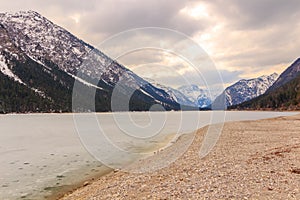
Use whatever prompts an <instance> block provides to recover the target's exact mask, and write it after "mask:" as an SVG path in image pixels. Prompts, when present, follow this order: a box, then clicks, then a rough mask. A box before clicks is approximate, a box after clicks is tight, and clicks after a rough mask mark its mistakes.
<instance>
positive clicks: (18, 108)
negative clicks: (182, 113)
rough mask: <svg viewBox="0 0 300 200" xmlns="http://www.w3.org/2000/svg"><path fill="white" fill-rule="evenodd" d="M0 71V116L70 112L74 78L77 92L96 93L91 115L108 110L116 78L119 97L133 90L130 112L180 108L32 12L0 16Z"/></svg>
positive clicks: (152, 87) (171, 99) (163, 94)
mask: <svg viewBox="0 0 300 200" xmlns="http://www.w3.org/2000/svg"><path fill="white" fill-rule="evenodd" d="M84 62H88V64H83V63H84ZM80 67H83V68H82V69H79V68H80ZM0 71H1V73H0V76H1V85H0V112H40V111H42V112H59V111H62V112H70V111H71V110H72V102H71V98H72V89H73V85H74V82H75V80H78V82H80V84H81V87H83V88H82V91H86V90H90V89H91V87H92V88H96V89H97V92H96V97H95V104H96V111H110V110H111V105H110V103H111V99H110V98H111V94H112V91H113V89H114V87H115V85H116V84H117V83H118V81H119V80H120V78H121V77H122V80H123V81H122V82H123V83H124V84H123V85H122V91H123V93H124V95H125V96H126V95H131V94H130V91H132V90H134V91H135V92H134V94H133V95H132V96H131V98H130V106H129V107H130V108H129V109H130V110H148V109H149V108H150V107H151V106H152V105H153V104H157V103H158V104H161V105H162V106H163V107H165V108H166V109H167V110H178V109H179V108H180V106H179V104H178V103H177V102H176V101H175V100H174V99H173V98H172V97H171V96H170V95H169V94H168V93H166V92H165V91H164V90H161V89H158V88H156V87H154V86H153V85H151V84H149V83H148V82H147V81H145V80H144V79H142V78H141V77H139V76H138V75H136V74H134V73H133V72H132V71H130V70H128V69H127V68H125V67H124V66H122V65H120V64H119V63H117V62H115V61H114V60H112V59H110V58H109V57H108V56H106V55H105V54H103V53H102V52H100V51H99V50H97V49H95V48H94V47H92V46H91V45H89V44H87V43H85V42H83V41H82V40H80V39H78V38H77V37H75V36H74V35H72V34H71V33H69V32H68V31H66V30H65V29H63V28H61V27H59V26H57V25H55V24H53V23H52V22H51V21H49V20H48V19H46V18H45V17H43V16H41V15H40V14H38V13H37V12H34V11H21V12H17V13H0ZM79 71H80V72H83V73H84V74H85V76H86V77H88V80H92V81H91V82H94V81H95V80H100V81H99V82H98V81H97V82H98V84H94V85H93V84H91V83H88V82H86V81H85V80H83V79H82V78H80V77H77V72H79ZM78 96H80V94H78ZM81 96H82V95H81ZM90 98H94V97H93V96H91V97H90ZM76 109H77V108H76ZM80 109H81V108H78V110H80Z"/></svg>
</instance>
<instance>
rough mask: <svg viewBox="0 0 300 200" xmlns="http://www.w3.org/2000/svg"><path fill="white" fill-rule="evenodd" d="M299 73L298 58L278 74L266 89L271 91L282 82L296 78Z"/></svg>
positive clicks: (282, 83)
mask: <svg viewBox="0 0 300 200" xmlns="http://www.w3.org/2000/svg"><path fill="white" fill-rule="evenodd" d="M299 73H300V58H298V59H297V60H296V61H295V62H294V63H293V64H292V65H291V66H289V67H288V68H287V69H286V70H285V71H284V72H283V73H282V74H280V76H279V78H278V79H277V80H276V81H275V83H274V84H273V85H272V86H271V87H270V88H269V90H268V91H273V90H275V89H276V88H279V87H280V86H283V85H284V84H286V83H288V82H289V81H291V80H293V79H294V78H296V77H297V76H298V75H299Z"/></svg>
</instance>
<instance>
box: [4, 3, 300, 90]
mask: <svg viewBox="0 0 300 200" xmlns="http://www.w3.org/2000/svg"><path fill="white" fill-rule="evenodd" d="M0 3H1V8H0V9H1V11H2V12H4V11H18V10H29V9H31V10H36V11H38V12H40V13H41V14H42V15H45V16H46V17H47V18H48V19H50V20H52V21H54V22H55V23H57V24H59V25H61V26H63V27H65V28H66V29H67V30H69V31H71V32H72V33H74V34H75V35H77V36H78V37H80V38H81V39H83V40H85V41H87V42H88V43H91V44H92V45H95V46H97V45H98V44H99V43H100V42H102V41H103V40H105V39H107V38H109V37H110V36H112V35H114V34H117V33H119V32H122V31H124V30H127V29H132V28H138V27H149V26H153V27H163V28H169V29H175V30H177V31H179V32H182V33H184V34H186V35H187V36H188V37H190V38H191V39H193V40H194V41H196V42H197V43H198V44H199V45H201V46H202V47H203V48H204V49H205V50H206V52H207V53H208V55H209V56H210V57H211V58H212V59H213V60H214V62H215V64H216V66H217V68H218V69H219V71H220V72H221V74H222V76H223V79H224V83H225V84H226V85H228V84H230V83H233V82H235V81H237V80H238V79H240V78H254V77H255V76H260V75H263V74H269V73H272V72H273V71H276V72H278V73H280V72H281V71H282V70H284V69H285V68H286V67H287V66H288V65H289V64H290V63H291V62H292V61H293V60H295V59H296V58H297V57H299V47H300V38H299V35H300V26H299V25H300V22H298V21H299V20H298V19H299V17H300V12H299V10H300V1H299V0H289V1H284V0H252V1H241V0H201V1H190V0H153V1H150V0H146V1H139V0H89V1H81V0H65V1H61V0H51V1H50V0H46V1H38V0H15V1H4V0H0ZM147 37H148V38H152V41H155V40H163V41H164V42H165V43H166V46H171V45H174V49H175V50H177V49H181V50H182V51H192V50H191V49H189V47H188V46H185V45H184V43H183V44H178V42H176V37H175V38H174V37H168V35H160V34H155V33H143V34H140V35H136V36H135V37H132V38H127V39H128V41H127V44H126V46H122V45H121V44H122V42H120V41H119V42H116V43H115V44H114V45H111V49H107V50H108V52H114V54H115V55H117V54H120V52H122V51H123V50H124V49H128V46H132V47H134V46H135V45H136V43H138V42H142V41H144V40H143V39H144V38H147ZM140 45H141V44H140ZM175 46H176V47H175ZM100 50H102V49H100ZM104 50H105V48H104ZM104 52H105V51H104ZM196 53H197V52H196ZM199 57H201V56H199ZM169 58H170V57H168V56H167V55H166V54H164V55H163V54H158V53H153V51H152V52H146V53H144V54H143V53H134V54H130V55H127V56H123V57H122V58H120V59H119V61H120V62H121V63H123V64H124V65H125V66H127V67H129V68H130V69H132V70H133V71H135V70H136V71H135V72H137V73H138V74H139V73H141V74H143V70H144V71H147V72H148V74H152V75H153V76H154V77H157V78H158V79H160V80H166V79H169V82H170V84H171V85H178V84H179V83H182V81H181V78H180V76H183V75H184V76H185V77H189V80H193V82H197V76H195V74H194V73H192V72H191V71H189V70H187V69H188V68H187V67H186V65H184V64H182V62H181V61H180V59H179V60H178V59H175V58H174V59H171V60H170V59H169ZM204 60H205V59H204ZM198 61H200V58H199V59H198ZM147 63H149V65H152V67H149V65H147ZM153 65H157V66H159V65H160V66H161V67H162V66H166V65H169V66H168V67H169V68H170V69H173V70H174V71H176V73H173V74H172V76H171V75H170V73H169V78H168V77H167V76H165V75H164V73H162V72H161V71H163V70H157V67H153ZM141 66H144V67H148V68H145V69H143V68H141ZM150 70H152V71H150ZM202 71H203V70H202ZM179 72H180V73H179ZM159 73H161V74H160V75H159ZM211 73H212V72H211V71H210V70H209V69H206V70H205V74H206V76H207V77H211V79H213V77H212V76H210V75H209V74H211ZM166 74H168V73H166ZM175 74H177V76H175ZM176 77H177V79H176ZM176 80H177V81H176ZM198 82H199V81H198ZM211 82H214V80H212V81H211ZM199 84H200V83H199Z"/></svg>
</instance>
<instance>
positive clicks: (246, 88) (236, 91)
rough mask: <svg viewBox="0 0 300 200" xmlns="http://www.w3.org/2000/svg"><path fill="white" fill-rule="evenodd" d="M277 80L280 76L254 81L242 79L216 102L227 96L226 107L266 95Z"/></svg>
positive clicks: (273, 75) (262, 77)
mask: <svg viewBox="0 0 300 200" xmlns="http://www.w3.org/2000/svg"><path fill="white" fill-rule="evenodd" d="M277 78H278V74H276V73H273V74H271V75H269V76H265V75H264V76H261V77H258V78H254V79H248V80H245V79H242V80H240V81H238V82H236V83H235V84H233V85H231V86H229V87H227V88H226V89H225V91H224V92H223V93H222V94H221V95H220V96H218V97H217V98H216V100H215V101H216V102H219V101H220V99H221V98H224V95H225V101H226V106H231V105H237V104H240V103H242V102H245V101H248V100H250V99H253V98H255V97H258V96H260V95H262V94H264V93H265V92H266V91H267V90H268V89H269V88H270V87H271V86H272V85H273V84H274V82H275V81H276V79H277Z"/></svg>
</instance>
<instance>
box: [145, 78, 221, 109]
mask: <svg viewBox="0 0 300 200" xmlns="http://www.w3.org/2000/svg"><path fill="white" fill-rule="evenodd" d="M145 79H146V80H147V81H148V82H149V83H151V84H152V85H154V86H155V87H157V88H160V89H163V90H164V91H166V92H167V93H168V94H169V95H170V96H171V97H172V98H173V99H175V100H176V101H177V102H178V103H179V104H180V105H185V106H191V107H199V108H200V109H201V108H207V107H209V106H210V104H211V103H212V101H213V100H214V99H215V98H216V96H217V95H218V94H219V92H218V91H211V92H210V91H209V90H208V89H202V88H200V87H199V86H197V85H194V84H191V85H184V86H180V87H179V88H177V89H174V88H172V87H168V86H165V85H163V84H160V83H157V82H156V81H155V80H152V79H149V78H145Z"/></svg>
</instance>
